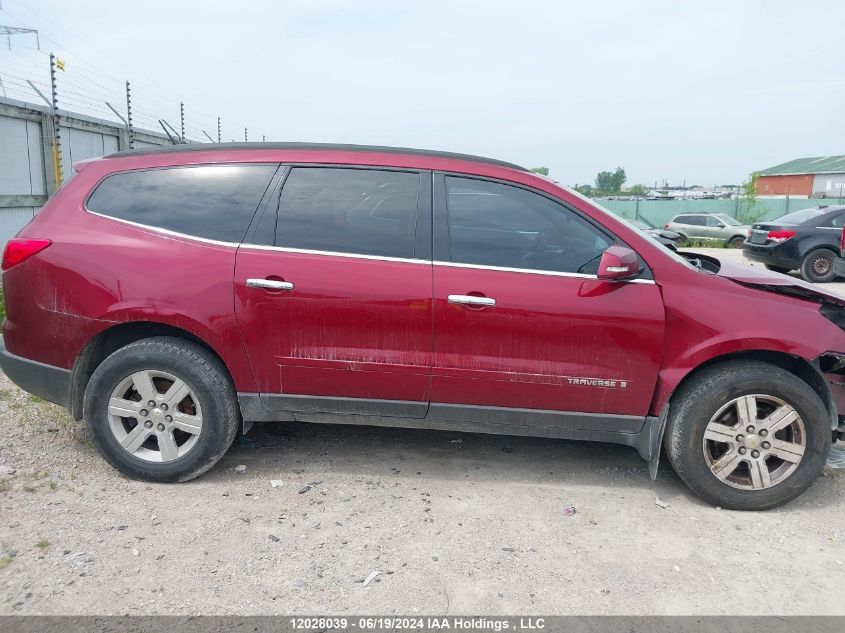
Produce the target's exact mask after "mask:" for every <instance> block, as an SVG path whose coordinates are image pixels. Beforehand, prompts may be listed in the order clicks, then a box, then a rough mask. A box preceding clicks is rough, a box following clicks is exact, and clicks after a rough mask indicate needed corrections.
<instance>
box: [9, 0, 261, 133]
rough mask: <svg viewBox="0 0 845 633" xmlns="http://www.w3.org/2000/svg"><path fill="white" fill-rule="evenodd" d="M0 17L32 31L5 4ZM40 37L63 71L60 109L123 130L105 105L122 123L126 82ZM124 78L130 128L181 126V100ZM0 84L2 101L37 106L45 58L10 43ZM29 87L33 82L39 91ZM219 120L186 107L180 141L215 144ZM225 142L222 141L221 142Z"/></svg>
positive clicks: (45, 76)
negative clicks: (129, 94)
mask: <svg viewBox="0 0 845 633" xmlns="http://www.w3.org/2000/svg"><path fill="white" fill-rule="evenodd" d="M17 5H18V8H21V9H23V10H25V11H27V13H30V14H32V15H34V16H35V17H36V18H37V19H38V20H43V21H45V22H48V23H49V24H51V25H52V26H53V27H55V29H56V30H58V31H61V32H62V33H64V34H66V35H67V36H68V37H69V38H70V39H72V40H74V41H76V42H79V43H81V44H82V45H84V46H85V47H86V48H88V49H92V50H97V53H98V55H100V56H101V57H102V58H104V59H108V60H111V61H113V62H114V63H117V64H120V65H122V66H125V64H124V63H123V62H120V61H119V60H117V59H115V58H114V57H112V56H111V55H110V54H108V53H107V52H105V51H102V50H101V49H99V48H98V47H96V46H95V45H93V44H92V43H91V42H89V41H88V40H86V39H85V38H82V37H79V36H77V35H75V34H74V33H72V32H71V31H69V30H68V29H66V28H64V27H62V26H61V25H59V24H57V23H56V22H54V21H53V20H51V19H50V18H48V17H47V16H44V15H42V14H40V13H39V12H38V11H35V10H34V9H31V8H29V7H26V6H25V5H23V4H22V3H20V2H18V3H17ZM2 14H5V15H7V16H8V17H9V18H11V19H12V20H13V21H15V22H17V23H18V24H19V25H21V26H23V27H25V28H35V27H33V26H32V25H31V23H30V21H29V20H23V19H21V18H19V17H17V16H15V15H13V14H11V13H10V12H9V11H8V9H7V8H6V7H5V6H4V5H0V15H2ZM39 38H40V40H42V41H43V42H48V43H50V44H52V45H53V46H54V47H55V50H54V52H55V54H56V55H57V56H58V57H59V58H60V59H62V61H63V62H64V70H63V71H60V72H58V73H57V79H56V83H57V101H58V106H59V109H61V110H65V111H74V112H77V113H79V114H82V115H87V116H94V117H96V118H100V119H105V120H107V121H110V122H114V123H115V124H117V125H123V121H121V120H120V118H119V117H118V116H116V115H115V113H114V112H112V110H111V109H110V108H109V107H108V106H107V105H106V103H110V104H111V105H112V106H113V107H114V108H115V109H116V110H117V111H118V112H120V113H121V115H122V116H123V117H124V118H125V117H126V112H125V110H126V79H121V78H119V77H116V76H115V75H113V74H112V73H110V72H108V71H106V70H104V69H103V68H101V67H100V66H99V65H97V64H94V63H92V62H90V61H89V60H87V59H85V58H83V57H82V56H80V55H79V54H78V53H76V52H75V51H71V50H69V49H68V48H67V47H66V46H64V45H63V44H62V43H60V42H58V41H57V40H55V39H53V38H52V37H50V36H49V35H46V34H44V33H43V32H41V31H39ZM128 74H131V75H132V76H131V77H129V79H130V81H131V84H132V119H133V127H138V128H139V129H140V128H144V129H146V130H147V131H154V132H156V133H158V134H160V133H161V132H162V131H163V130H162V129H161V125H160V123H159V121H160V120H161V119H164V120H166V121H167V122H168V123H169V124H170V125H172V126H173V127H174V128H175V129H176V130H179V129H180V127H181V120H180V104H181V102H182V101H181V100H179V99H176V98H174V97H173V96H168V95H166V94H163V93H161V92H160V91H159V90H157V89H154V88H152V86H150V85H148V84H147V80H148V81H149V82H150V83H154V84H157V85H160V83H161V79H160V78H159V79H155V78H152V77H149V76H148V75H146V74H145V73H143V72H140V71H138V70H137V69H132V70H131V71H130V73H128ZM136 75H138V76H140V77H142V79H140V80H136V79H135V76H136ZM0 82H2V88H3V90H4V91H5V93H6V96H8V97H11V98H15V99H19V100H21V101H27V102H33V103H42V102H43V99H42V97H41V96H40V95H39V94H38V91H41V93H43V94H44V95H45V97H49V96H50V93H51V85H50V53H48V52H46V51H44V50H40V49H38V48H36V47H34V46H32V45H27V44H26V43H23V44H20V45H18V43H17V42H14V43H13V45H12V46H11V49H10V50H0ZM28 82H32V84H33V85H34V86H35V88H37V90H38V91H37V90H35V89H34V88H33V87H32V86H30V85H29V83H28ZM218 116H219V115H215V114H211V113H209V112H206V111H204V110H203V109H202V108H198V107H194V106H193V105H192V104H185V137H186V139H185V140H191V141H196V142H208V141H209V139H208V138H206V136H205V134H204V133H203V131H204V130H205V131H206V132H207V133H208V134H209V135H210V136H211V138H213V139H215V140H216V138H217V124H218ZM225 127H226V129H227V130H232V129H236V130H241V131H242V130H243V126H238V127H235V126H231V125H226V126H225ZM241 134H242V132H240V133H238V134H234V135H233V134H231V132H230V133H229V134H228V135H227V136H228V137H232V136H234V137H238V136H241ZM251 136H252V135H251ZM255 138H261V135H260V134H259V135H257V136H256V137H255ZM225 139H226V137H224V139H222V140H225Z"/></svg>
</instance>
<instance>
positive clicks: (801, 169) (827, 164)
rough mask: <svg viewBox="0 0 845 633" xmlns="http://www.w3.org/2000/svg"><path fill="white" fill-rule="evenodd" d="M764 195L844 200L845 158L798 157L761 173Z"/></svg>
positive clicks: (759, 180)
mask: <svg viewBox="0 0 845 633" xmlns="http://www.w3.org/2000/svg"><path fill="white" fill-rule="evenodd" d="M757 193H758V194H759V195H761V196H795V197H799V196H807V197H816V198H841V197H843V193H845V156H816V157H810V158H796V159H795V160H791V161H789V162H788V163H783V164H781V165H775V166H774V167H769V168H768V169H764V170H763V171H761V172H759V178H758V180H757Z"/></svg>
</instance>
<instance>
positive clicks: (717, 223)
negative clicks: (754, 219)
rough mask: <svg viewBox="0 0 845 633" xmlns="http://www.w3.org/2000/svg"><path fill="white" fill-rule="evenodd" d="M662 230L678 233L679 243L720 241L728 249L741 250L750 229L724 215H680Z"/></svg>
mask: <svg viewBox="0 0 845 633" xmlns="http://www.w3.org/2000/svg"><path fill="white" fill-rule="evenodd" d="M663 228H664V229H666V230H667V231H674V232H675V233H679V234H680V235H681V239H680V240H679V242H680V243H683V242H684V241H686V240H688V239H690V238H697V239H705V240H714V241H715V240H720V241H724V242H727V244H728V246H729V247H730V248H742V245H743V243H744V242H745V238H746V237H748V229H750V228H751V227H750V226H748V225H747V224H742V223H741V222H739V221H738V220H737V219H736V218H732V217H731V216H729V215H726V214H724V213H681V214H680V215H676V216H675V217H674V218H672V219H671V220H670V221H669V222H668V223H667V224H666V225H665V226H664V227H663Z"/></svg>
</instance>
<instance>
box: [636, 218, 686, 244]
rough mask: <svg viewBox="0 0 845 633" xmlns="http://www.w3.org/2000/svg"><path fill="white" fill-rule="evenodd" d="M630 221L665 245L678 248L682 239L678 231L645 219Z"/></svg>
mask: <svg viewBox="0 0 845 633" xmlns="http://www.w3.org/2000/svg"><path fill="white" fill-rule="evenodd" d="M629 222H630V223H631V224H633V225H634V226H635V227H637V228H638V229H640V230H641V231H644V232H645V233H648V234H649V235H651V236H652V237H653V238H654V239H656V240H657V241H658V242H660V243H661V244H663V246H666V247H667V248H671V249H673V250H677V243H678V240H680V239H681V236H680V235H679V234H678V233H675V232H674V231H667V230H666V229H661V228H658V227H656V226H652V225H651V224H649V223H648V222H645V221H643V220H629Z"/></svg>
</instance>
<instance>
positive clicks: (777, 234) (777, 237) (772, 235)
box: [766, 230, 795, 242]
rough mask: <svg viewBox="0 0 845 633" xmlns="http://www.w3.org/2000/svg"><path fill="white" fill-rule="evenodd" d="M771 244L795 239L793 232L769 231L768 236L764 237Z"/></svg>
mask: <svg viewBox="0 0 845 633" xmlns="http://www.w3.org/2000/svg"><path fill="white" fill-rule="evenodd" d="M766 237H767V238H769V239H770V240H772V241H773V242H785V241H786V240H788V239H789V238H790V237H795V231H787V230H778V231H769V234H768V235H767V236H766Z"/></svg>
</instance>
